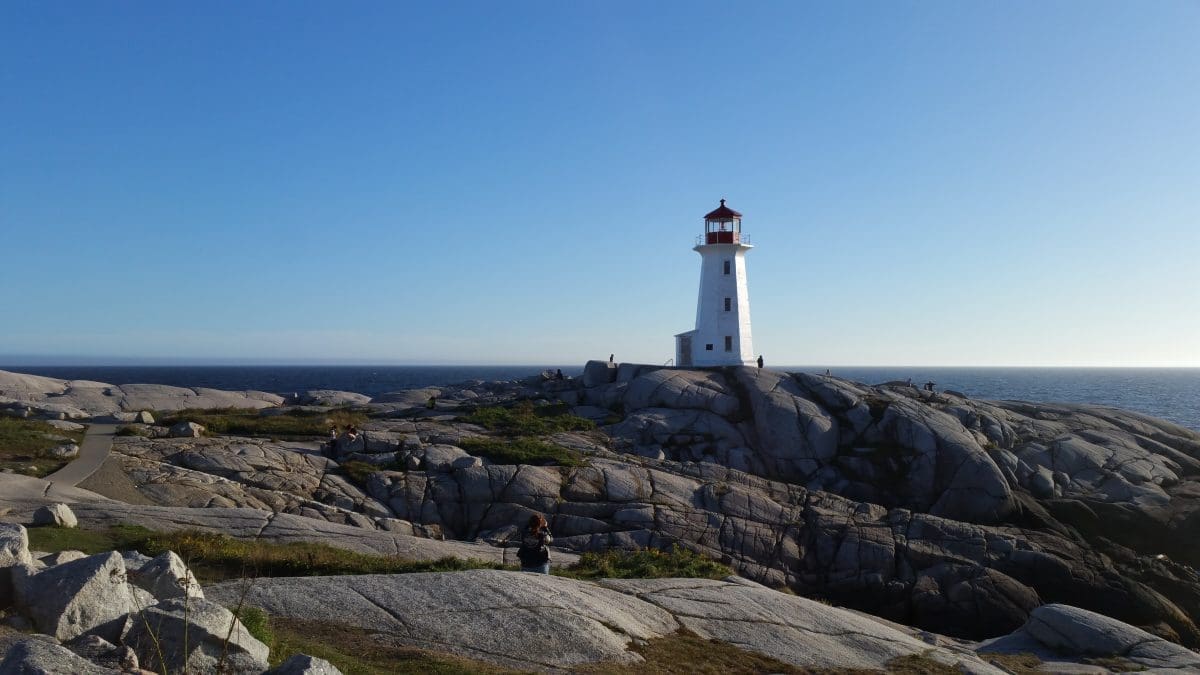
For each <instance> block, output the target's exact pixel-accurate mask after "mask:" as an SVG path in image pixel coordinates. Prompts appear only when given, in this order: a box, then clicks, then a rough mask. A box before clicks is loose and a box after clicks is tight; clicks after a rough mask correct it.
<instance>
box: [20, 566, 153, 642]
mask: <svg viewBox="0 0 1200 675" xmlns="http://www.w3.org/2000/svg"><path fill="white" fill-rule="evenodd" d="M20 569H21V568H18V570H20ZM18 574H19V575H21V576H23V577H24V578H23V579H14V584H15V585H17V586H18V587H19V588H18V593H17V606H18V608H19V609H21V611H23V612H24V613H25V614H26V615H27V616H29V617H30V618H31V619H33V622H34V625H36V626H37V628H38V630H39V631H41V632H43V633H46V634H48V635H52V636H54V637H55V638H58V639H59V640H70V639H73V638H75V637H78V636H80V635H82V634H84V633H88V632H94V633H96V634H97V635H99V636H101V637H103V638H105V639H108V640H116V639H117V638H118V637H119V634H120V630H121V626H120V623H121V622H120V621H119V620H120V619H122V618H123V617H124V615H126V614H128V613H129V612H131V611H133V609H134V606H133V596H132V595H131V593H130V590H129V586H128V585H127V584H126V580H125V563H124V561H123V560H122V559H121V556H120V554H118V553H115V552H110V553H100V554H97V555H93V556H88V557H86V558H83V559H80V560H74V561H71V562H68V563H63V564H61V565H57V566H55V567H50V568H47V569H45V570H43V571H41V572H37V573H36V574H28V573H27V572H18Z"/></svg>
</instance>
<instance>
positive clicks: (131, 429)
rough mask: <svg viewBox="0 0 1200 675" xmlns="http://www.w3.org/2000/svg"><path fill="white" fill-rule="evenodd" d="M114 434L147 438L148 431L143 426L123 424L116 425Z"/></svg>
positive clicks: (148, 435)
mask: <svg viewBox="0 0 1200 675" xmlns="http://www.w3.org/2000/svg"><path fill="white" fill-rule="evenodd" d="M115 435H116V436H138V437H140V438H149V437H150V432H149V431H148V430H147V429H146V428H145V427H138V426H132V425H128V424H126V425H124V426H120V427H117V433H116V434H115Z"/></svg>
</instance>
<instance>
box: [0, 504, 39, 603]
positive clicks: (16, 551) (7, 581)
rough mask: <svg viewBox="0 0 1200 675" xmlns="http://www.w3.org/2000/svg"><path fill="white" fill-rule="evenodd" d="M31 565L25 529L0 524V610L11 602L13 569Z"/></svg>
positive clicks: (9, 524)
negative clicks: (18, 566)
mask: <svg viewBox="0 0 1200 675" xmlns="http://www.w3.org/2000/svg"><path fill="white" fill-rule="evenodd" d="M31 564H33V556H31V555H30V554H29V535H28V533H26V531H25V528H24V527H22V526H20V525H15V524H11V523H0V608H3V607H7V606H8V605H10V604H12V601H13V577H12V575H13V568H14V567H16V566H17V565H31Z"/></svg>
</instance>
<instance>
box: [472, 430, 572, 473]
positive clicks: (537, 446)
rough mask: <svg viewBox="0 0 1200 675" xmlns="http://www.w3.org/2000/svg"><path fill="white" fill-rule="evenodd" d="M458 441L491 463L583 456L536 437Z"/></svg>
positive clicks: (563, 462)
mask: <svg viewBox="0 0 1200 675" xmlns="http://www.w3.org/2000/svg"><path fill="white" fill-rule="evenodd" d="M458 445H459V447H461V448H462V449H463V450H466V451H467V452H468V453H470V454H472V455H475V456H477V457H486V458H488V459H489V460H491V462H492V463H493V464H537V465H546V464H557V465H559V466H583V465H584V461H583V456H582V455H580V454H579V453H578V452H576V451H574V450H571V449H569V448H564V447H562V446H561V445H556V444H554V443H547V442H545V441H539V440H537V439H536V438H527V437H518V438H497V437H491V436H488V437H482V438H479V437H477V438H468V439H464V440H462V441H460V442H459V444H458Z"/></svg>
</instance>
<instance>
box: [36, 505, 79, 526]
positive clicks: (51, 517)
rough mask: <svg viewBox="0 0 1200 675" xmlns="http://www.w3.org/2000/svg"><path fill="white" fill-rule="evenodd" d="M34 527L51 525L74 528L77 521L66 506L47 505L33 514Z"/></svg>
mask: <svg viewBox="0 0 1200 675" xmlns="http://www.w3.org/2000/svg"><path fill="white" fill-rule="evenodd" d="M33 524H34V525H52V526H54V527H68V528H70V527H76V526H78V525H79V521H78V520H77V519H76V518H75V513H74V512H73V511H71V507H69V506H67V505H66V504H62V503H58V504H49V505H47V506H43V507H41V508H39V509H38V510H37V511H34V512H33Z"/></svg>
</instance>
